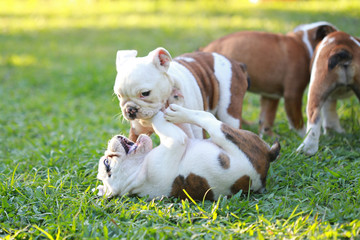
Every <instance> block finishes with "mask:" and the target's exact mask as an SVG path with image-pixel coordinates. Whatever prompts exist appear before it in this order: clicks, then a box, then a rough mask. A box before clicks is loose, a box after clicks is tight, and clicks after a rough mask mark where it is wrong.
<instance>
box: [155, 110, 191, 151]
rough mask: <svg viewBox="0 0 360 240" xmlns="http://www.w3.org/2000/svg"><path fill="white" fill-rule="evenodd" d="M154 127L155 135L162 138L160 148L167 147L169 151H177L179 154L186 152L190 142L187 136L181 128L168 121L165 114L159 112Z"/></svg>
mask: <svg viewBox="0 0 360 240" xmlns="http://www.w3.org/2000/svg"><path fill="white" fill-rule="evenodd" d="M152 125H153V129H154V131H155V133H156V134H157V135H158V136H159V138H160V146H159V147H162V146H165V147H166V148H167V149H168V151H169V150H171V151H172V150H175V151H176V153H177V154H179V152H181V153H183V152H184V151H185V147H186V143H187V140H188V137H187V135H186V134H185V132H184V131H183V130H182V129H181V128H179V127H178V126H176V125H174V124H173V123H170V122H168V121H166V120H165V118H164V113H163V112H159V113H157V114H156V115H155V116H154V118H153V119H152Z"/></svg>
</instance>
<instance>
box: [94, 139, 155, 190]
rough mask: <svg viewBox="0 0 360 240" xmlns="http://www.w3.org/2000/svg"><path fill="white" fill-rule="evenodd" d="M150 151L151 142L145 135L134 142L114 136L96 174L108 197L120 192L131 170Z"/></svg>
mask: <svg viewBox="0 0 360 240" xmlns="http://www.w3.org/2000/svg"><path fill="white" fill-rule="evenodd" d="M151 150H152V140H151V138H150V137H149V136H147V135H145V134H141V135H140V136H139V137H138V139H137V140H136V142H132V141H130V140H129V139H127V138H126V137H124V136H122V135H116V136H114V137H113V138H112V139H111V140H110V141H109V143H108V147H107V150H106V151H105V154H104V156H102V157H101V158H100V160H99V167H98V174H97V178H98V179H99V180H101V181H103V184H104V187H105V191H106V192H107V193H106V194H107V195H108V196H109V195H117V194H119V193H120V192H121V190H122V189H123V184H124V182H125V180H126V179H127V178H128V176H129V175H131V174H132V171H131V169H136V167H137V164H139V163H140V162H141V161H142V160H143V159H144V157H145V155H146V154H147V153H149V152H150V151H151ZM139 161H140V162H139ZM133 171H134V170H133Z"/></svg>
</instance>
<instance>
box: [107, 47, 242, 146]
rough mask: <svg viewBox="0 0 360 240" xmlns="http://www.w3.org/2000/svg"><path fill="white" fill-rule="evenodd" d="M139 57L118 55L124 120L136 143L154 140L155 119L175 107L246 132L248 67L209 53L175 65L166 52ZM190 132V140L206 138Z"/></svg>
mask: <svg viewBox="0 0 360 240" xmlns="http://www.w3.org/2000/svg"><path fill="white" fill-rule="evenodd" d="M136 55H137V51H136V50H124V51H118V53H117V57H116V69H117V76H116V80H115V84H114V92H115V94H116V95H117V96H118V98H119V100H120V107H121V109H122V113H123V116H124V117H125V118H126V119H127V120H130V122H131V129H130V136H129V138H130V139H131V140H132V141H135V140H136V139H137V137H138V136H139V135H140V134H142V133H145V134H151V133H152V132H153V129H152V127H151V118H152V117H153V116H154V115H155V114H156V113H158V112H159V111H160V110H161V109H165V108H166V107H167V106H168V105H169V104H171V103H176V104H179V105H183V106H184V107H186V108H189V109H195V110H206V111H210V112H212V113H213V114H214V115H216V116H217V117H218V118H219V119H220V120H222V121H224V122H225V123H227V124H229V125H231V126H233V127H236V128H240V127H241V121H240V119H241V112H242V101H243V98H244V95H245V92H246V89H247V88H248V85H249V83H248V78H247V73H246V69H245V65H243V64H241V63H238V62H235V61H233V60H229V59H227V58H225V57H224V56H222V55H220V54H217V53H203V52H195V53H188V54H184V55H181V56H179V57H177V58H175V59H174V61H172V58H171V56H170V54H169V52H168V51H167V50H166V49H164V48H157V49H155V50H154V51H152V52H150V53H149V54H148V55H147V56H145V57H136ZM183 126H184V125H183ZM184 130H186V133H187V134H188V135H189V136H190V137H195V138H203V133H202V130H201V129H200V128H198V127H196V126H192V127H191V129H190V128H189V127H188V128H186V127H184Z"/></svg>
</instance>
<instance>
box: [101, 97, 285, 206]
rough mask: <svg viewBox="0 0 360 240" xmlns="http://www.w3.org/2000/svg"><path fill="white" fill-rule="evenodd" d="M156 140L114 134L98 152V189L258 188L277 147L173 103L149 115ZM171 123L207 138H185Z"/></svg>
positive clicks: (197, 193)
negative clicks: (154, 142) (204, 133)
mask: <svg viewBox="0 0 360 240" xmlns="http://www.w3.org/2000/svg"><path fill="white" fill-rule="evenodd" d="M151 122H152V127H153V129H154V130H155V133H156V134H157V135H158V136H159V137H160V145H159V146H157V147H155V148H152V141H151V138H150V137H149V136H147V135H145V134H142V135H140V136H139V138H138V139H137V141H136V142H132V141H130V140H129V139H127V138H126V137H124V136H121V135H118V136H115V137H113V138H112V139H111V140H110V141H109V144H108V148H107V150H106V151H105V155H104V156H103V157H101V158H100V161H99V167H98V175H97V178H98V179H100V180H101V181H102V182H103V185H100V186H98V188H97V189H98V190H99V191H98V195H100V196H103V195H106V196H107V197H111V196H116V195H124V194H132V195H137V196H140V197H142V196H148V197H150V198H155V197H161V196H173V197H179V198H182V199H184V198H186V197H187V195H186V194H185V192H184V190H185V191H186V192H187V193H188V194H189V195H190V196H191V197H192V198H193V199H196V200H203V199H209V200H215V199H217V198H218V197H219V196H220V195H223V196H228V195H233V194H236V193H237V192H239V191H240V190H242V191H244V192H247V191H249V190H252V191H262V190H263V189H264V188H265V183H266V176H267V173H268V169H269V166H270V162H272V161H274V160H275V159H276V158H277V156H278V155H279V152H280V144H279V142H276V143H275V144H274V145H273V146H272V147H271V148H270V147H269V146H268V145H267V144H266V143H265V142H264V141H263V140H262V139H261V138H259V137H258V136H257V135H256V134H254V133H252V132H249V131H245V130H240V129H236V128H232V127H230V126H229V125H227V124H224V123H223V122H221V121H219V120H217V119H216V118H215V117H214V116H213V115H212V114H211V113H209V112H204V111H197V110H189V109H186V108H183V107H181V106H178V105H175V104H172V105H170V107H169V108H168V109H167V110H166V112H165V116H164V113H163V112H158V113H157V114H156V115H155V116H154V117H153V118H152V120H151ZM174 123H181V124H183V123H189V124H195V125H197V126H198V127H200V128H203V129H205V130H206V131H207V132H208V133H209V135H210V139H194V138H189V137H188V136H187V135H186V134H185V133H184V131H183V130H182V129H180V128H179V127H177V126H176V125H175V124H174Z"/></svg>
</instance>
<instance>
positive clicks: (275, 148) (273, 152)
mask: <svg viewBox="0 0 360 240" xmlns="http://www.w3.org/2000/svg"><path fill="white" fill-rule="evenodd" d="M280 149H281V146H280V143H279V141H278V140H277V139H276V140H275V142H274V144H273V145H272V146H271V148H270V151H269V158H268V159H269V162H273V161H275V159H276V158H277V157H278V156H279V154H280Z"/></svg>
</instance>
